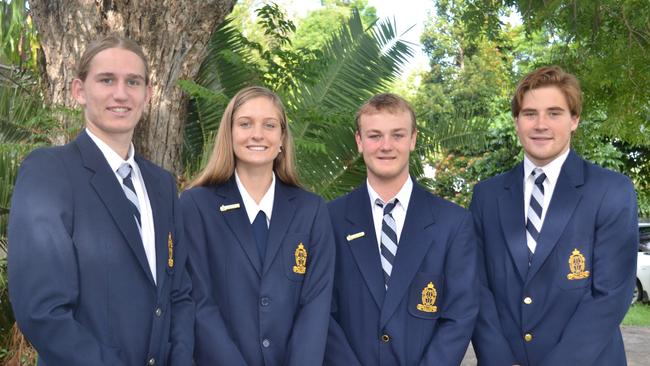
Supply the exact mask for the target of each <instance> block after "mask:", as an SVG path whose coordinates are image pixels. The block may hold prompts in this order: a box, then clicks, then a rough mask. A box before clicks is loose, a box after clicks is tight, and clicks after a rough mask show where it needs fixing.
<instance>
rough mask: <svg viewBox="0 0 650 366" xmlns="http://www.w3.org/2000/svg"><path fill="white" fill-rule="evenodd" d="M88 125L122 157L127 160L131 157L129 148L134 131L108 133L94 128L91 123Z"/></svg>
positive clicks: (89, 128) (94, 133)
mask: <svg viewBox="0 0 650 366" xmlns="http://www.w3.org/2000/svg"><path fill="white" fill-rule="evenodd" d="M86 127H87V128H88V130H90V132H92V133H93V135H95V136H97V137H98V138H99V139H100V140H102V141H104V143H105V144H106V145H108V146H109V147H110V148H111V149H113V151H115V152H116V153H117V154H118V155H119V156H121V157H122V159H124V160H126V159H127V158H128V157H129V148H130V147H131V139H132V138H133V131H130V132H129V133H124V134H106V133H103V132H102V131H101V130H99V129H97V128H94V127H93V126H92V125H91V124H87V125H86Z"/></svg>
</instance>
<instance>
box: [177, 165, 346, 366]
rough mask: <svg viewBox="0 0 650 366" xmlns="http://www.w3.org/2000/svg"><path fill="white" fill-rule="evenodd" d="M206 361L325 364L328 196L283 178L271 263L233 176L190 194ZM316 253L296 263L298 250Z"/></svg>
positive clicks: (202, 360)
mask: <svg viewBox="0 0 650 366" xmlns="http://www.w3.org/2000/svg"><path fill="white" fill-rule="evenodd" d="M181 206H182V208H183V214H184V217H185V223H186V226H185V230H186V233H187V238H188V240H189V243H190V255H189V258H190V259H189V268H190V276H191V277H192V281H193V284H194V288H193V290H192V296H193V297H194V299H195V300H196V306H197V309H196V311H197V313H196V327H195V332H196V334H195V336H196V347H195V351H194V360H195V362H196V364H197V365H198V366H218V365H225V366H237V365H250V366H255V365H266V366H275V365H278V366H279V365H296V366H298V365H301V366H304V365H320V364H322V362H323V353H324V352H325V341H326V336H327V327H328V323H329V311H330V304H331V296H332V278H333V270H334V242H333V238H332V227H331V223H330V219H329V216H328V214H327V208H326V206H325V202H324V201H323V199H322V198H320V197H318V196H316V195H314V194H312V193H309V192H306V191H304V190H302V189H300V188H297V187H293V186H289V185H286V184H284V183H282V182H281V181H280V180H279V179H276V183H275V197H274V202H273V213H272V215H271V222H270V226H269V235H268V243H267V249H266V256H265V258H264V261H263V265H262V261H261V259H260V255H259V252H258V249H257V246H256V244H255V239H254V237H253V231H252V227H251V224H250V221H249V220H248V216H247V215H246V209H245V207H244V204H243V202H242V199H241V196H240V194H239V190H238V189H237V184H236V182H235V178H234V175H233V177H231V179H230V180H229V181H227V182H225V183H223V184H219V185H217V186H209V187H195V188H192V189H190V190H188V191H185V192H184V193H183V194H182V195H181ZM301 245H302V248H304V250H306V253H307V263H306V265H301V264H300V263H297V256H298V254H297V252H296V251H297V250H298V248H299V247H300V246H301Z"/></svg>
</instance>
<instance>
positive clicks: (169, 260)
mask: <svg viewBox="0 0 650 366" xmlns="http://www.w3.org/2000/svg"><path fill="white" fill-rule="evenodd" d="M167 252H168V253H167V265H168V266H169V268H174V242H173V241H172V233H171V232H169V236H168V237H167Z"/></svg>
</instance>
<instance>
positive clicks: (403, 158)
mask: <svg viewBox="0 0 650 366" xmlns="http://www.w3.org/2000/svg"><path fill="white" fill-rule="evenodd" d="M359 129H360V131H359V132H357V134H356V135H355V139H356V141H357V148H358V149H359V153H361V154H362V155H363V160H364V161H365V163H366V169H367V173H368V179H370V181H371V182H375V183H382V182H385V183H389V182H393V181H397V180H400V181H401V180H402V179H403V180H406V178H407V177H408V174H409V155H410V153H411V151H413V150H414V149H415V140H416V136H417V131H413V129H412V125H411V115H410V114H409V113H408V112H407V111H402V112H398V113H395V114H393V113H390V112H388V111H381V112H378V113H374V114H363V115H361V116H360V119H359Z"/></svg>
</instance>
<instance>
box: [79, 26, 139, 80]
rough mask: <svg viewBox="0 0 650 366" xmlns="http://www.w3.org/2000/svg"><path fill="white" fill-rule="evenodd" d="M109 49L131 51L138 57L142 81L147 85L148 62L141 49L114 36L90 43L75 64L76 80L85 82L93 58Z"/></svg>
mask: <svg viewBox="0 0 650 366" xmlns="http://www.w3.org/2000/svg"><path fill="white" fill-rule="evenodd" d="M109 48H121V49H124V50H127V51H131V52H133V53H135V54H136V55H137V56H138V57H140V59H141V60H142V63H143V64H144V81H145V83H146V84H147V85H149V62H148V61H147V57H146V56H145V55H144V51H143V50H142V47H140V45H139V44H137V43H135V42H134V41H132V40H130V39H128V38H125V37H121V36H118V35H114V34H111V35H107V36H104V37H102V38H99V39H96V40H94V41H92V42H91V43H90V44H89V45H88V47H86V50H85V51H84V53H83V54H82V55H81V58H80V59H79V63H78V64H77V78H78V79H79V80H81V81H85V80H86V76H88V70H89V69H90V63H91V62H92V60H93V58H95V56H97V54H98V53H100V52H102V51H104V50H107V49H109Z"/></svg>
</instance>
